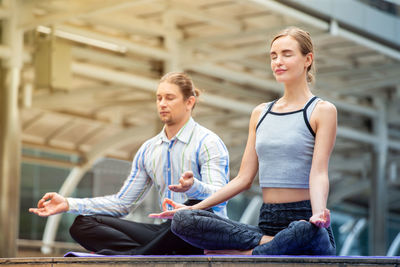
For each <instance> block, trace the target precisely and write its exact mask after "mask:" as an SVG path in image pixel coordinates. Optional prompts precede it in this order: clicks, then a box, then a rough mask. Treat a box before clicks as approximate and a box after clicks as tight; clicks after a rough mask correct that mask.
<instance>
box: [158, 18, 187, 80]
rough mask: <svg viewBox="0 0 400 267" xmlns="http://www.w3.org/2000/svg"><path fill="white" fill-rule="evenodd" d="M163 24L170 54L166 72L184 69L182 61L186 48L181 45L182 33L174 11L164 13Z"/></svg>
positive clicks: (166, 46)
mask: <svg viewBox="0 0 400 267" xmlns="http://www.w3.org/2000/svg"><path fill="white" fill-rule="evenodd" d="M163 26H164V28H165V34H164V45H165V48H166V50H167V51H168V54H169V55H170V58H169V59H167V60H165V62H164V73H167V72H171V71H183V69H182V64H181V63H182V56H183V54H184V50H183V47H182V46H181V45H180V44H181V40H182V33H181V32H180V31H179V30H178V28H177V27H176V22H175V16H174V12H172V11H166V12H165V13H164V14H163Z"/></svg>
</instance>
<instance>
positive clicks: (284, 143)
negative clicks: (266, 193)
mask: <svg viewBox="0 0 400 267" xmlns="http://www.w3.org/2000/svg"><path fill="white" fill-rule="evenodd" d="M319 100H320V99H319V98H317V97H316V96H314V97H312V98H311V99H310V100H308V102H307V103H306V105H305V106H304V108H303V109H300V110H297V111H292V112H285V113H277V112H272V111H271V109H272V107H273V105H274V104H275V102H276V100H275V101H273V102H269V103H267V104H266V105H265V109H264V110H263V112H261V115H260V119H259V121H258V124H257V127H256V152H257V155H258V165H259V167H258V173H259V177H260V186H261V187H281V188H309V176H310V169H311V162H312V157H313V152H314V139H315V133H314V131H313V130H312V128H311V126H310V123H309V120H310V117H311V113H312V111H313V110H314V108H315V105H316V104H317V102H318V101H319Z"/></svg>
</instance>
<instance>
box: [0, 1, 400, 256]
mask: <svg viewBox="0 0 400 267" xmlns="http://www.w3.org/2000/svg"><path fill="white" fill-rule="evenodd" d="M0 3H1V4H0V22H1V28H0V32H1V44H0V60H1V70H0V86H1V91H0V118H1V119H0V162H1V163H0V190H1V191H0V257H15V256H20V257H22V256H50V255H58V256H59V255H63V253H65V251H68V250H75V251H78V250H82V248H81V247H80V246H78V245H77V244H76V243H74V242H73V240H72V239H71V237H70V236H69V232H68V228H69V226H70V225H71V223H72V221H73V220H74V218H75V215H71V214H64V215H62V216H53V217H51V219H46V218H40V217H38V216H36V215H32V214H30V213H28V208H29V207H33V206H36V203H37V201H38V200H39V199H40V198H41V197H42V195H43V194H44V193H45V192H49V191H55V192H60V193H61V194H63V195H65V196H75V197H90V196H99V195H104V194H112V193H115V192H117V191H118V189H119V187H120V186H121V185H122V182H123V180H124V179H125V178H126V177H127V175H128V174H129V170H130V161H131V160H132V158H133V156H134V155H135V152H136V150H137V149H138V148H139V146H140V145H141V144H142V142H143V141H145V140H146V139H148V138H150V137H152V136H154V135H155V134H157V133H158V132H159V131H160V130H161V127H162V125H161V124H160V122H159V120H158V115H157V113H156V106H155V91H156V87H157V84H158V80H159V78H160V77H161V76H162V75H163V74H164V73H166V72H169V71H185V72H187V73H189V74H190V75H191V77H192V78H193V80H194V83H195V85H196V86H197V87H198V88H200V89H202V90H203V95H202V96H201V97H200V99H201V102H200V103H199V104H198V105H197V106H196V108H195V110H194V114H193V116H194V118H195V120H196V121H198V122H199V123H200V124H202V125H204V126H205V127H207V128H209V129H211V130H212V131H214V132H215V133H217V134H218V135H219V136H220V137H221V138H222V139H223V141H224V142H225V144H226V145H227V147H228V150H229V152H230V159H231V162H230V167H231V177H234V176H235V175H236V174H237V172H238V168H239V165H240V161H241V157H242V153H243V151H244V146H245V143H246V140H247V133H248V122H249V117H250V113H251V111H252V109H253V108H254V107H255V106H256V105H258V104H260V103H262V102H268V101H271V100H273V99H275V98H278V97H279V96H280V95H281V94H282V92H283V91H282V87H281V86H280V85H279V84H278V83H276V82H275V79H274V77H273V75H272V72H271V69H270V66H269V57H268V50H269V41H270V38H271V37H272V36H273V35H274V34H275V33H276V32H278V31H279V30H281V29H283V28H285V27H287V26H297V27H300V28H303V29H305V30H307V31H309V32H310V33H311V36H312V39H313V41H314V43H315V48H316V51H315V52H316V56H315V59H316V67H317V75H316V84H315V85H314V86H313V87H314V89H313V93H314V94H315V95H318V96H320V97H321V98H323V99H325V100H328V101H331V102H332V103H334V104H335V105H336V107H337V109H338V122H339V125H338V134H337V141H336V146H335V149H334V152H333V155H332V158H331V161H330V167H329V175H330V197H329V203H328V208H329V209H331V211H332V220H333V221H332V227H333V230H334V234H335V237H336V242H337V246H338V250H337V252H338V255H400V248H399V246H400V235H399V232H400V174H399V171H400V153H399V152H400V17H399V14H400V1H398V0H391V1H389V0H298V1H270V0H197V1H189V0H136V1H133V0H102V1H99V0H85V1H80V0H68V1H67V0H52V1H50V0H30V1H23V0H2V1H0ZM261 202H262V200H261V198H260V189H259V186H258V178H257V179H256V180H255V183H254V185H253V188H252V189H251V190H249V191H247V192H245V193H242V194H241V195H239V196H237V197H236V198H234V199H232V200H231V201H230V202H229V204H228V210H229V217H230V218H231V219H234V220H237V221H242V222H246V223H251V224H255V223H257V219H258V208H259V206H260V205H261ZM158 209H159V207H158V203H157V196H156V194H154V193H151V194H150V195H149V196H148V197H147V199H146V201H145V202H144V203H143V204H142V205H141V206H140V207H139V208H138V209H137V210H135V211H134V212H133V213H132V214H130V215H129V216H128V217H129V218H128V219H134V220H137V221H143V222H152V220H151V219H149V218H147V214H149V213H150V212H155V211H158Z"/></svg>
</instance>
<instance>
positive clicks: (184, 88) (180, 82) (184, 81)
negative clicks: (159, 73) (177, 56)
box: [160, 72, 201, 108]
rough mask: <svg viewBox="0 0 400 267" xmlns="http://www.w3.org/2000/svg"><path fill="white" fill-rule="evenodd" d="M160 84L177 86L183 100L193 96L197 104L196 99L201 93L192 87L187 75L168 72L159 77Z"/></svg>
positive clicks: (192, 84)
mask: <svg viewBox="0 0 400 267" xmlns="http://www.w3.org/2000/svg"><path fill="white" fill-rule="evenodd" d="M162 82H167V83H171V84H175V85H177V86H178V87H179V89H180V90H181V93H182V95H183V98H184V99H185V100H186V99H188V98H189V97H191V96H194V97H195V98H196V102H197V98H198V97H199V96H200V93H201V91H200V90H199V89H198V88H196V87H195V86H194V83H193V81H192V79H191V78H190V77H189V75H187V74H186V73H184V72H169V73H167V74H165V75H164V76H163V77H161V79H160V83H162ZM195 105H196V104H195ZM195 105H194V106H195ZM194 106H193V108H194Z"/></svg>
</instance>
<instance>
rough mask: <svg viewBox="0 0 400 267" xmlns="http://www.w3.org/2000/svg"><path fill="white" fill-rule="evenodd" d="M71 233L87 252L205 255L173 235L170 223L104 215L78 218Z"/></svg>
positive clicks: (200, 250) (80, 216)
mask: <svg viewBox="0 0 400 267" xmlns="http://www.w3.org/2000/svg"><path fill="white" fill-rule="evenodd" d="M185 204H189V205H190V204H191V205H194V204H195V203H193V201H191V202H190V203H185ZM70 234H71V236H72V238H73V239H75V241H76V242H78V243H79V244H80V245H81V246H83V247H84V248H85V249H87V250H89V251H93V252H96V253H98V254H104V255H202V254H204V253H203V250H202V249H199V248H197V247H194V246H192V245H190V244H188V243H186V242H185V241H183V240H182V239H180V238H179V237H178V236H176V235H175V234H173V233H172V232H171V220H168V221H167V222H165V223H162V224H146V223H137V222H132V221H128V220H123V219H119V218H115V217H112V216H105V215H92V216H82V215H79V216H78V217H76V219H75V221H74V223H73V224H72V226H71V228H70Z"/></svg>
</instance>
